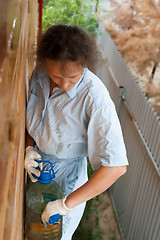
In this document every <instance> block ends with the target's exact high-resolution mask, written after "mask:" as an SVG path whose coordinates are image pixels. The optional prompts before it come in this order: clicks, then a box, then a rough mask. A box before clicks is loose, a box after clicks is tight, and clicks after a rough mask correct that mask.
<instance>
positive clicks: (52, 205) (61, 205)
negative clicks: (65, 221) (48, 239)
mask: <svg viewBox="0 0 160 240" xmlns="http://www.w3.org/2000/svg"><path fill="white" fill-rule="evenodd" d="M65 200H66V197H65V198H63V199H58V200H56V201H52V202H49V203H47V205H46V207H45V209H44V211H43V213H42V215H41V219H42V222H43V224H44V226H45V227H47V223H48V222H49V218H50V217H51V216H53V215H55V214H60V215H62V216H65V215H67V214H68V213H69V212H70V211H71V210H72V209H69V208H67V207H66V205H65Z"/></svg>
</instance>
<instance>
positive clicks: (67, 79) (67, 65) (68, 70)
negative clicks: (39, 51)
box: [46, 59, 84, 91]
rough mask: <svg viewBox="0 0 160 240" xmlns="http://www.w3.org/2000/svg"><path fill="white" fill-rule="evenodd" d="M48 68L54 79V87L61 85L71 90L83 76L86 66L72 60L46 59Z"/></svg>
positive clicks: (65, 89)
mask: <svg viewBox="0 0 160 240" xmlns="http://www.w3.org/2000/svg"><path fill="white" fill-rule="evenodd" d="M46 68H47V71H48V74H49V76H50V78H51V80H52V83H53V87H57V86H59V87H60V88H61V89H63V90H64V91H69V90H70V89H71V88H72V87H73V86H74V85H75V84H76V83H77V82H78V81H79V80H80V78H81V76H82V74H83V71H84V67H82V66H81V65H79V64H77V62H72V61H66V62H63V63H62V62H61V61H55V60H50V59H46Z"/></svg>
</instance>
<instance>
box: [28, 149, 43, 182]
mask: <svg viewBox="0 0 160 240" xmlns="http://www.w3.org/2000/svg"><path fill="white" fill-rule="evenodd" d="M36 160H41V155H40V154H39V153H38V152H37V151H36V150H35V148H34V147H31V146H28V147H27V148H26V155H25V163H24V165H25V169H26V171H27V172H28V174H29V177H30V179H31V181H32V182H36V181H37V179H35V178H34V177H33V175H32V173H33V174H35V175H36V176H37V177H39V176H40V171H39V170H37V169H36V167H38V166H39V167H40V168H41V166H40V165H39V164H38V162H37V161H36Z"/></svg>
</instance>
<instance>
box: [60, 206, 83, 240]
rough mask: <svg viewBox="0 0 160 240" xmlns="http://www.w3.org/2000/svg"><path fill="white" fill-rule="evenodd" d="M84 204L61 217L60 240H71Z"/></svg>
mask: <svg viewBox="0 0 160 240" xmlns="http://www.w3.org/2000/svg"><path fill="white" fill-rule="evenodd" d="M85 206H86V203H81V204H79V205H78V206H76V207H75V208H73V210H72V211H71V212H70V213H69V214H68V215H67V216H64V217H63V223H62V238H61V240H71V239H72V235H73V234H74V232H75V230H76V229H77V227H78V225H79V223H80V220H81V218H82V216H83V213H84V209H85Z"/></svg>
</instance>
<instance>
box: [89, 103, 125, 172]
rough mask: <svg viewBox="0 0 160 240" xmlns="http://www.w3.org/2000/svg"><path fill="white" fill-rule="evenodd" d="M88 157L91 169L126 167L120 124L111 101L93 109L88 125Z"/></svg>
mask: <svg viewBox="0 0 160 240" xmlns="http://www.w3.org/2000/svg"><path fill="white" fill-rule="evenodd" d="M88 156H89V161H90V163H91V166H92V168H93V169H97V168H99V167H100V166H101V165H102V166H108V167H113V166H123V165H128V160H127V156H126V149H125V144H124V139H123V135H122V130H121V126H120V122H119V119H118V116H117V113H116V110H115V106H114V104H113V102H112V100H111V99H109V103H108V104H106V106H104V107H99V108H98V109H94V110H93V112H92V113H91V116H90V121H89V125H88Z"/></svg>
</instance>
